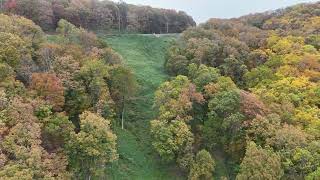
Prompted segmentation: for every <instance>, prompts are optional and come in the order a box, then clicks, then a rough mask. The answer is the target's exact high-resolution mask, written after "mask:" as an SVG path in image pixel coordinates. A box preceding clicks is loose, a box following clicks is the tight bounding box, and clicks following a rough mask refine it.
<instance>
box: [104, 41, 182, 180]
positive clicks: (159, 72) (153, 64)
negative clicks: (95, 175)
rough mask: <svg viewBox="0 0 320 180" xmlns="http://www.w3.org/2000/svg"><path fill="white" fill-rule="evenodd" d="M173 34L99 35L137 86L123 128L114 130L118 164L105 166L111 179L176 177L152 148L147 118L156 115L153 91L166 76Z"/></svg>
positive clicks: (172, 169) (175, 171)
mask: <svg viewBox="0 0 320 180" xmlns="http://www.w3.org/2000/svg"><path fill="white" fill-rule="evenodd" d="M174 38H175V35H168V36H161V37H155V36H152V35H122V36H102V39H104V40H105V41H106V42H107V43H108V44H109V45H111V47H112V48H113V49H114V50H116V51H117V52H118V53H119V54H121V55H122V56H123V58H124V59H125V63H126V65H128V66H129V67H131V68H132V69H133V71H134V73H135V75H136V77H137V80H138V83H139V85H140V89H139V92H138V95H137V99H135V100H134V102H133V103H132V104H130V105H129V108H128V110H127V111H128V113H127V114H126V118H125V121H126V122H125V129H126V130H121V129H117V130H116V133H117V136H118V152H119V155H120V158H119V161H118V163H117V164H115V165H113V166H112V167H110V168H109V169H108V171H109V174H111V176H112V177H110V178H112V179H179V178H178V177H179V176H178V175H177V170H176V169H175V167H170V166H169V167H168V166H167V165H165V164H163V165H162V164H161V162H160V160H159V159H158V158H157V156H156V155H155V154H154V153H153V151H152V146H151V140H150V135H149V121H150V120H152V119H153V118H155V115H156V111H155V110H154V109H152V105H153V98H154V92H155V91H156V89H157V87H159V85H160V84H161V83H162V82H164V81H165V80H166V79H168V76H167V75H166V73H165V72H164V70H163V64H164V61H165V58H164V57H165V50H166V48H167V47H168V45H169V44H170V41H171V40H172V39H174Z"/></svg>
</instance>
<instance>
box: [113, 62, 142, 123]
mask: <svg viewBox="0 0 320 180" xmlns="http://www.w3.org/2000/svg"><path fill="white" fill-rule="evenodd" d="M110 74H111V76H110V90H111V94H112V96H113V99H114V100H115V101H116V102H117V106H118V114H120V117H121V127H122V129H123V128H124V118H125V110H126V105H127V103H128V102H129V101H130V100H132V98H133V96H134V94H135V92H136V90H137V88H138V83H137V81H136V79H135V76H134V74H133V73H132V71H131V70H130V69H128V68H126V67H123V66H117V67H115V68H113V69H112V70H111V72H110Z"/></svg>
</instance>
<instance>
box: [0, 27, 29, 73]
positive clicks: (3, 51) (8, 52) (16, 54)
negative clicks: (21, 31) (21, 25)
mask: <svg viewBox="0 0 320 180" xmlns="http://www.w3.org/2000/svg"><path fill="white" fill-rule="evenodd" d="M25 53H27V54H28V51H27V49H26V47H25V42H24V41H23V40H22V39H21V38H20V37H19V36H16V35H14V34H11V33H4V32H0V62H2V63H7V64H9V65H10V66H11V67H13V68H16V67H17V66H18V65H19V64H20V60H21V58H22V56H23V55H25Z"/></svg>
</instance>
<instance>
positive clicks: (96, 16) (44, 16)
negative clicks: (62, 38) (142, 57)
mask: <svg viewBox="0 0 320 180" xmlns="http://www.w3.org/2000/svg"><path fill="white" fill-rule="evenodd" d="M0 10H2V11H3V12H5V13H8V14H10V13H14V14H18V15H21V16H24V17H26V18H28V19H31V20H33V21H34V22H35V23H36V24H37V25H39V26H41V28H42V29H43V30H45V31H54V30H55V29H56V27H57V23H58V22H59V20H60V19H65V20H67V21H69V22H71V23H72V24H74V25H76V26H77V27H82V28H85V29H89V30H101V31H105V32H108V31H109V32H112V31H121V32H136V33H157V34H159V33H180V32H182V31H184V30H186V29H187V28H188V27H190V26H195V22H194V20H193V19H192V17H191V16H189V15H187V14H186V13H185V12H182V11H179V12H177V11H175V10H167V9H157V8H152V7H149V6H135V5H130V4H126V3H125V2H123V1H121V2H120V3H115V2H112V1H108V0H104V1H99V0H1V1H0Z"/></svg>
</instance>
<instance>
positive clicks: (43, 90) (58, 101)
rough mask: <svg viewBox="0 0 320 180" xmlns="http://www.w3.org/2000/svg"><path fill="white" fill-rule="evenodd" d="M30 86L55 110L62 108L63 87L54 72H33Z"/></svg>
mask: <svg viewBox="0 0 320 180" xmlns="http://www.w3.org/2000/svg"><path fill="white" fill-rule="evenodd" d="M30 88H31V89H32V90H34V91H35V92H36V94H37V95H38V96H40V97H43V98H44V100H46V101H47V102H48V103H50V104H51V105H53V109H54V110H55V111H60V110H62V107H63V105H64V88H63V86H62V83H61V81H60V79H59V78H57V76H56V75H55V74H49V73H34V74H32V82H31V85H30Z"/></svg>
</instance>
